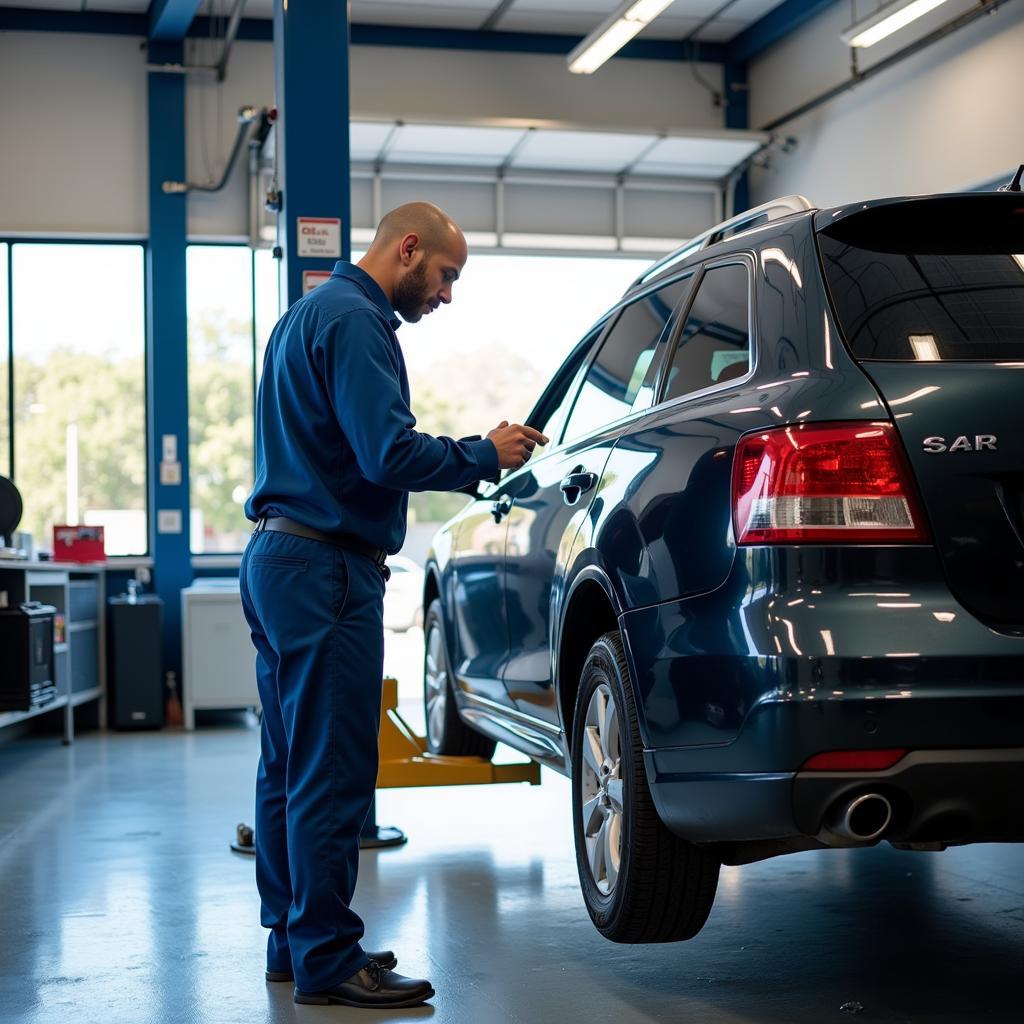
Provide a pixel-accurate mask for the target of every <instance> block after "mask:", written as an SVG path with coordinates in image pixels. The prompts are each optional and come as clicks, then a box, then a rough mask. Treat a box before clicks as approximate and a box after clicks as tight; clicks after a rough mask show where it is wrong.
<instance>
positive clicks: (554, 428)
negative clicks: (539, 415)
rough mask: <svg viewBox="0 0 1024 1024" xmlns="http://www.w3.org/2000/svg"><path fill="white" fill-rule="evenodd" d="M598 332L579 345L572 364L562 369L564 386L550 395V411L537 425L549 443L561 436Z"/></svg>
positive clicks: (554, 441)
mask: <svg viewBox="0 0 1024 1024" xmlns="http://www.w3.org/2000/svg"><path fill="white" fill-rule="evenodd" d="M600 333H601V332H600V331H595V332H594V334H593V335H592V336H591V337H590V339H589V341H588V343H587V344H586V345H581V346H580V349H579V351H578V352H577V353H575V356H574V358H573V359H572V360H571V363H572V365H571V366H568V365H567V366H565V367H563V369H562V373H563V375H564V378H565V379H564V388H563V389H560V392H559V394H553V395H552V396H551V405H550V406H549V408H551V412H550V413H548V414H547V416H546V418H545V420H544V422H543V423H542V424H541V425H539V426H538V427H537V429H538V430H539V431H540V432H541V433H542V434H543V435H544V436H545V437H546V438H548V441H549V443H551V444H558V442H559V441H560V440H561V438H562V428H563V427H564V426H565V421H566V419H567V418H568V416H569V410H570V409H571V408H572V403H573V401H574V400H575V398H576V392H577V391H579V388H580V383H581V378H582V377H583V367H584V364H585V363H586V361H587V358H588V357H589V355H590V353H591V351H592V350H593V347H594V344H595V343H596V341H597V339H598V336H599V335H600ZM552 406H553V408H552Z"/></svg>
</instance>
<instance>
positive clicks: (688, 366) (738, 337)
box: [665, 263, 750, 401]
mask: <svg viewBox="0 0 1024 1024" xmlns="http://www.w3.org/2000/svg"><path fill="white" fill-rule="evenodd" d="M748 280H749V278H748V274H747V269H746V267H745V266H743V265H741V264H738V263H733V264H729V265H728V266H724V267H712V268H711V269H710V270H709V271H708V272H707V273H706V274H705V275H704V277H703V279H702V280H701V282H700V285H699V286H698V288H697V295H696V297H695V298H694V300H693V305H692V306H690V312H689V315H688V316H687V317H686V323H685V324H684V325H683V330H682V334H681V335H680V337H679V343H678V347H677V348H676V354H675V356H674V357H673V359H672V367H671V369H670V370H669V375H668V387H667V388H666V390H665V400H666V401H667V400H668V399H670V398H678V397H679V396H680V395H688V394H691V393H693V392H694V391H701V390H703V389H704V388H707V387H711V386H712V385H713V384H722V383H724V382H725V381H728V380H735V379H736V378H737V377H742V376H743V375H744V374H745V373H746V372H747V371H748V370H749V369H750V317H749V309H750V293H749V285H748Z"/></svg>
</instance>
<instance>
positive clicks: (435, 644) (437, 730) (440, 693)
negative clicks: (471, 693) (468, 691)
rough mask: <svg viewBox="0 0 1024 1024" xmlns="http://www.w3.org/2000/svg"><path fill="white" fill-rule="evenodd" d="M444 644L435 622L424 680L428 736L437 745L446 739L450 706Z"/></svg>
mask: <svg viewBox="0 0 1024 1024" xmlns="http://www.w3.org/2000/svg"><path fill="white" fill-rule="evenodd" d="M442 644H443V639H442V637H441V629H440V627H439V626H438V624H437V623H436V622H433V623H431V626H430V632H429V633H428V634H427V644H426V659H425V666H424V673H423V678H424V681H425V683H426V696H427V736H428V737H429V738H430V739H431V740H432V741H433V742H434V743H435V744H438V743H440V742H441V740H442V739H443V738H444V716H445V711H446V709H447V706H448V669H447V667H446V665H445V658H444V649H443V646H442Z"/></svg>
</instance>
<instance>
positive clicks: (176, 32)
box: [147, 0, 202, 42]
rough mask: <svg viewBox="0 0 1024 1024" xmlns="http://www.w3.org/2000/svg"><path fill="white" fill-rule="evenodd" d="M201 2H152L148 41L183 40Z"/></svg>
mask: <svg viewBox="0 0 1024 1024" xmlns="http://www.w3.org/2000/svg"><path fill="white" fill-rule="evenodd" d="M201 3H202V0H152V2H151V3H150V5H149V32H148V33H147V34H148V36H149V38H150V39H159V40H161V41H162V42H169V41H175V40H180V39H184V38H185V36H186V35H187V34H188V30H189V26H190V25H191V24H192V22H193V20H194V19H195V16H196V14H197V13H198V11H199V5H200V4H201Z"/></svg>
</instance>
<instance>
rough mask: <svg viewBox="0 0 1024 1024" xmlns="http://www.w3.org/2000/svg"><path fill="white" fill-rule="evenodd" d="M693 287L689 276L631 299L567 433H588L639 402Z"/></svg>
mask: <svg viewBox="0 0 1024 1024" xmlns="http://www.w3.org/2000/svg"><path fill="white" fill-rule="evenodd" d="M689 286H690V282H689V280H688V279H684V280H683V281H677V282H675V283H673V284H670V285H666V286H665V287H664V288H659V289H658V291H656V292H652V293H651V294H650V295H645V296H644V297H643V298H642V299H637V300H636V301H635V302H632V303H630V305H628V306H627V307H626V308H625V309H624V310H623V311H622V313H620V314H619V318H618V320H617V321H616V322H615V325H614V326H613V327H612V329H611V331H610V332H609V334H608V336H607V337H606V338H605V340H604V342H603V344H602V345H601V351H600V352H599V353H598V355H597V358H596V359H595V360H594V362H593V363H592V364H591V367H590V369H589V370H588V371H587V376H586V379H585V380H584V381H583V387H582V388H581V389H580V393H579V397H578V398H577V399H576V404H575V405H574V406H573V410H572V414H571V415H570V417H569V423H568V425H567V426H566V429H565V438H566V440H570V439H572V438H574V437H582V436H583V435H584V434H589V433H590V431H592V430H595V429H597V428H598V427H600V426H602V425H604V424H605V423H611V422H612V421H613V420H617V419H619V418H620V417H622V416H625V415H626V414H627V413H628V412H629V411H630V409H631V408H632V406H633V402H634V400H635V399H636V397H637V395H638V394H639V392H640V388H641V387H642V385H643V384H644V381H645V380H647V379H649V378H650V375H651V363H652V361H653V359H654V354H655V351H656V349H657V346H658V339H659V338H660V337H661V335H662V332H663V331H664V329H665V325H666V324H667V323H668V320H669V317H670V316H671V315H672V311H673V310H674V309H675V307H676V306H677V305H678V304H679V302H680V300H681V299H682V297H683V296H684V295H685V294H686V291H687V289H688V288H689Z"/></svg>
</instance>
